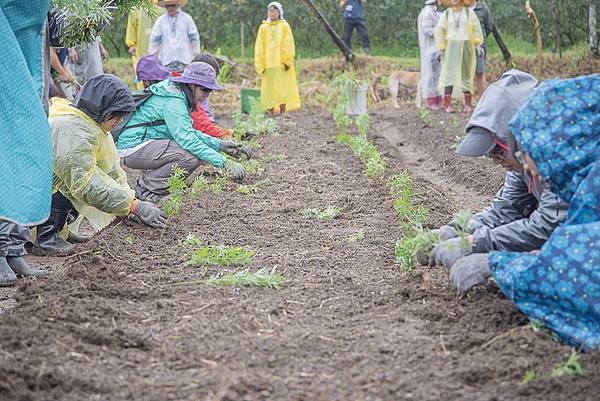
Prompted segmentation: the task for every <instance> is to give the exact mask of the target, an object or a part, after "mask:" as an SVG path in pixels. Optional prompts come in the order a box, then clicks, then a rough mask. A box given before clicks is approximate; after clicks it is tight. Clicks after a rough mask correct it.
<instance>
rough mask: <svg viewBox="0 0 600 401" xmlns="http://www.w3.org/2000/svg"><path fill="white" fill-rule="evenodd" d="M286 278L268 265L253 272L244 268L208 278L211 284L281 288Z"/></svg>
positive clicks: (207, 281) (207, 282)
mask: <svg viewBox="0 0 600 401" xmlns="http://www.w3.org/2000/svg"><path fill="white" fill-rule="evenodd" d="M284 282H285V278H284V277H283V276H282V275H281V274H279V273H277V270H276V268H273V269H271V270H269V269H267V268H266V267H264V268H262V269H260V270H258V271H256V272H251V271H250V270H249V269H246V270H242V271H241V272H238V273H231V274H226V275H224V276H220V277H219V276H213V277H211V278H209V279H208V280H206V284H209V285H224V286H236V287H237V286H249V287H263V288H273V289H279V288H281V287H283V284H284Z"/></svg>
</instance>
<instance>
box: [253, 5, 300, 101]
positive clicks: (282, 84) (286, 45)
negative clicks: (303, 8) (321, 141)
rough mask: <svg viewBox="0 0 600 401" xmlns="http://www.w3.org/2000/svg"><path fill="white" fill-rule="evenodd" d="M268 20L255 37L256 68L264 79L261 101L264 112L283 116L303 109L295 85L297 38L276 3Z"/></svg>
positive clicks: (272, 6) (262, 81)
mask: <svg viewBox="0 0 600 401" xmlns="http://www.w3.org/2000/svg"><path fill="white" fill-rule="evenodd" d="M267 12H268V18H267V20H266V21H264V22H263V23H262V24H261V26H260V28H259V30H258V36H257V37H256V45H255V50H254V68H255V69H256V73H257V74H258V75H260V77H261V86H260V102H261V105H262V107H263V109H264V110H268V111H269V112H271V113H273V112H275V108H278V109H279V111H280V112H281V113H285V112H286V111H291V110H298V109H299V108H300V94H299V93H298V85H297V84H296V69H295V68H294V57H295V53H296V49H295V44H294V36H293V34H292V28H290V24H288V23H287V21H285V19H284V18H283V7H282V5H281V4H280V3H278V2H276V1H274V2H272V3H270V4H269V6H268V7H267Z"/></svg>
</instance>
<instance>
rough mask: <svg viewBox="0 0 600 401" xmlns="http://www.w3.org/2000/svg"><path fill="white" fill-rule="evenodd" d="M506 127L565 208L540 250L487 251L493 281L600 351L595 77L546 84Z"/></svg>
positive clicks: (575, 341)
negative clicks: (525, 251) (559, 222)
mask: <svg viewBox="0 0 600 401" xmlns="http://www.w3.org/2000/svg"><path fill="white" fill-rule="evenodd" d="M510 125H511V128H512V131H513V134H514V136H515V139H516V140H517V141H519V143H520V144H521V147H522V149H523V150H524V151H526V152H528V153H529V155H530V156H531V158H532V159H533V161H534V162H535V163H536V165H537V168H538V170H539V172H540V174H541V175H542V177H544V178H545V179H546V180H547V182H548V184H549V185H550V187H551V188H552V190H553V192H554V193H555V194H556V195H558V196H559V197H560V198H561V199H562V200H564V201H565V202H568V203H569V210H568V214H567V219H566V221H565V222H564V223H562V224H561V225H560V226H558V228H556V229H555V230H554V232H553V233H552V235H551V236H550V238H549V239H548V241H547V242H546V244H544V246H543V247H542V249H541V250H540V253H539V254H537V255H535V254H532V253H518V252H492V253H490V257H489V263H490V268H491V270H492V274H493V276H494V279H495V280H496V282H497V283H498V286H499V287H500V289H501V290H502V292H503V293H504V294H505V295H506V296H507V297H508V298H509V299H511V300H512V301H513V302H514V303H515V304H516V305H517V307H518V308H519V309H520V310H521V311H522V312H523V313H525V314H527V316H528V317H529V318H530V319H531V320H533V321H537V322H540V323H542V324H543V325H544V326H545V327H547V328H548V329H550V330H552V331H553V332H555V333H556V334H557V335H558V336H559V337H560V338H561V339H562V340H564V341H565V342H566V343H568V344H569V345H572V346H575V347H583V348H584V349H597V348H600V247H599V246H598V245H599V244H600V159H599V156H598V155H599V149H600V128H599V127H600V74H596V75H590V76H587V77H579V78H574V79H559V80H551V81H546V82H544V83H543V84H542V85H541V86H540V87H539V88H538V89H537V90H536V91H535V93H534V95H533V96H532V97H531V98H530V99H529V101H528V102H527V103H525V104H524V105H523V106H522V107H521V109H520V111H519V112H518V114H517V115H516V116H515V118H514V119H513V120H512V121H511V124H510Z"/></svg>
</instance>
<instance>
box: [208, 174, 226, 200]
mask: <svg viewBox="0 0 600 401" xmlns="http://www.w3.org/2000/svg"><path fill="white" fill-rule="evenodd" d="M227 178H228V177H227V176H225V175H224V176H222V177H217V178H215V182H213V184H212V185H211V186H210V189H211V190H212V192H213V193H214V194H215V195H218V194H220V193H222V192H223V185H225V184H226V183H227Z"/></svg>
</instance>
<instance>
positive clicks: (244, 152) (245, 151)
mask: <svg viewBox="0 0 600 401" xmlns="http://www.w3.org/2000/svg"><path fill="white" fill-rule="evenodd" d="M241 155H244V156H246V159H248V160H250V159H252V148H250V147H249V146H242V147H240V156H241Z"/></svg>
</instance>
